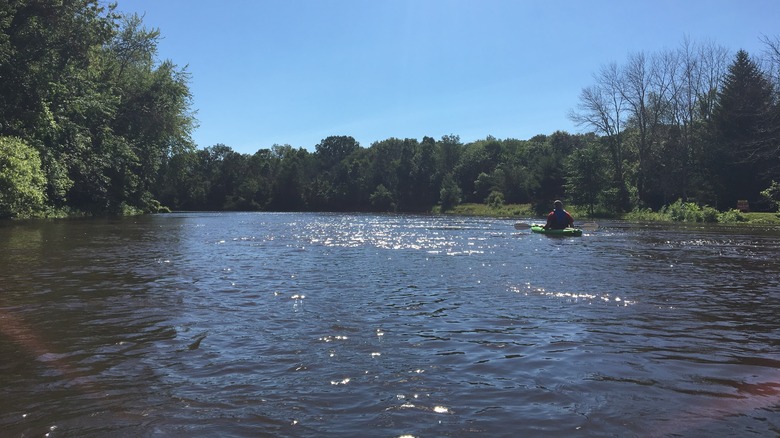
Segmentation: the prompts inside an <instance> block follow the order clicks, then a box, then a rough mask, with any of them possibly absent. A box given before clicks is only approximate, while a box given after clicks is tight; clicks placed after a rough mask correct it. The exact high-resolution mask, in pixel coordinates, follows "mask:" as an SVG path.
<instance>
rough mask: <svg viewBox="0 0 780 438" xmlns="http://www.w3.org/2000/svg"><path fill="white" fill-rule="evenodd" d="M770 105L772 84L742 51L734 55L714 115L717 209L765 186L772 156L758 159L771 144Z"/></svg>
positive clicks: (750, 196) (755, 195) (755, 196)
mask: <svg viewBox="0 0 780 438" xmlns="http://www.w3.org/2000/svg"><path fill="white" fill-rule="evenodd" d="M773 104H774V90H773V88H772V84H771V83H770V82H769V80H768V79H767V78H766V76H765V75H764V74H763V72H762V71H761V69H760V68H759V66H758V64H757V63H756V62H755V61H753V60H751V59H750V56H749V55H748V53H747V52H746V51H744V50H740V51H738V52H737V54H736V56H735V59H734V61H733V63H732V64H731V65H730V66H729V70H728V73H727V74H726V76H725V78H724V81H723V88H722V90H721V92H720V93H719V95H718V105H717V107H716V109H715V114H714V126H715V128H716V134H717V138H718V140H719V141H718V143H719V150H718V152H719V160H718V161H717V162H716V163H715V169H716V172H715V174H716V175H718V177H719V183H720V190H719V193H720V194H721V196H720V199H719V200H720V201H721V205H720V207H732V208H733V207H735V206H736V200H737V199H740V198H742V199H749V200H756V199H758V198H759V194H760V192H761V190H763V189H765V188H766V187H768V186H769V183H770V181H771V178H770V174H769V170H770V169H772V168H776V166H777V160H778V157H764V156H763V155H762V154H761V153H760V151H762V150H763V149H765V148H766V147H767V146H766V145H768V144H769V145H771V146H770V147H773V146H774V145H775V141H776V139H775V138H774V137H773V134H774V133H773V117H774V116H775V107H774V105H773ZM767 158H768V159H769V161H768V162H767ZM772 158H774V159H772Z"/></svg>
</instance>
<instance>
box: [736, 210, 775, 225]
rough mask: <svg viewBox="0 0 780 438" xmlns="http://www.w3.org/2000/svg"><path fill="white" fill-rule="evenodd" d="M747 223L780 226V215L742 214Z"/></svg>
mask: <svg viewBox="0 0 780 438" xmlns="http://www.w3.org/2000/svg"><path fill="white" fill-rule="evenodd" d="M742 215H743V216H745V218H747V223H749V224H758V225H780V213H742Z"/></svg>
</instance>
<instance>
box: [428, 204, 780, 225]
mask: <svg viewBox="0 0 780 438" xmlns="http://www.w3.org/2000/svg"><path fill="white" fill-rule="evenodd" d="M566 210H568V211H569V212H570V213H571V214H572V216H574V218H575V219H576V220H590V219H598V218H602V219H604V218H608V219H618V220H628V221H649V222H704V223H707V222H708V223H726V224H730V223H735V224H752V225H777V226H780V213H754V212H750V213H740V212H738V211H736V210H730V211H726V212H719V211H717V210H715V209H713V208H710V207H699V206H696V205H695V204H691V203H675V204H672V205H670V206H667V207H666V208H664V209H662V210H661V211H657V212H655V211H650V210H638V211H632V212H630V213H625V214H622V215H619V216H607V215H600V214H596V215H595V217H589V216H588V214H587V211H586V210H585V209H580V208H578V207H576V206H571V207H568V206H567V207H566ZM433 213H440V211H437V210H434V211H433ZM445 214H452V215H462V216H484V217H499V218H534V217H535V218H539V220H542V219H544V218H543V217H541V216H539V215H537V214H536V212H535V211H534V209H533V207H532V206H531V204H507V205H501V206H489V205H485V204H461V205H458V206H457V207H455V208H453V209H452V210H448V211H446V212H445Z"/></svg>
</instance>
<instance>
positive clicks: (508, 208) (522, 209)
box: [433, 204, 536, 217]
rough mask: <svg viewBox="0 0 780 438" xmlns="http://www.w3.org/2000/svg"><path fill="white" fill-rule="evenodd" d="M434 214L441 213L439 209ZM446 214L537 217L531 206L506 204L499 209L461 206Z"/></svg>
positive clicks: (482, 206)
mask: <svg viewBox="0 0 780 438" xmlns="http://www.w3.org/2000/svg"><path fill="white" fill-rule="evenodd" d="M433 212H434V213H441V211H439V210H438V209H434V211H433ZM445 214H452V215H461V216H485V217H533V216H535V215H536V213H534V210H533V208H532V207H531V204H505V205H501V206H497V207H492V206H489V205H486V204H460V205H458V206H457V207H455V208H453V209H452V210H447V211H446V212H445Z"/></svg>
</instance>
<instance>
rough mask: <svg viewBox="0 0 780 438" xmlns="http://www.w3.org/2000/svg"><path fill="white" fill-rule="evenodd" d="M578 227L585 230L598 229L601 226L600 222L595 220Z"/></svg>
mask: <svg viewBox="0 0 780 438" xmlns="http://www.w3.org/2000/svg"><path fill="white" fill-rule="evenodd" d="M577 228H580V229H583V230H585V231H596V230H598V228H599V224H597V223H595V222H588V223H585V224H582V225H580V226H579V227H577Z"/></svg>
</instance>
